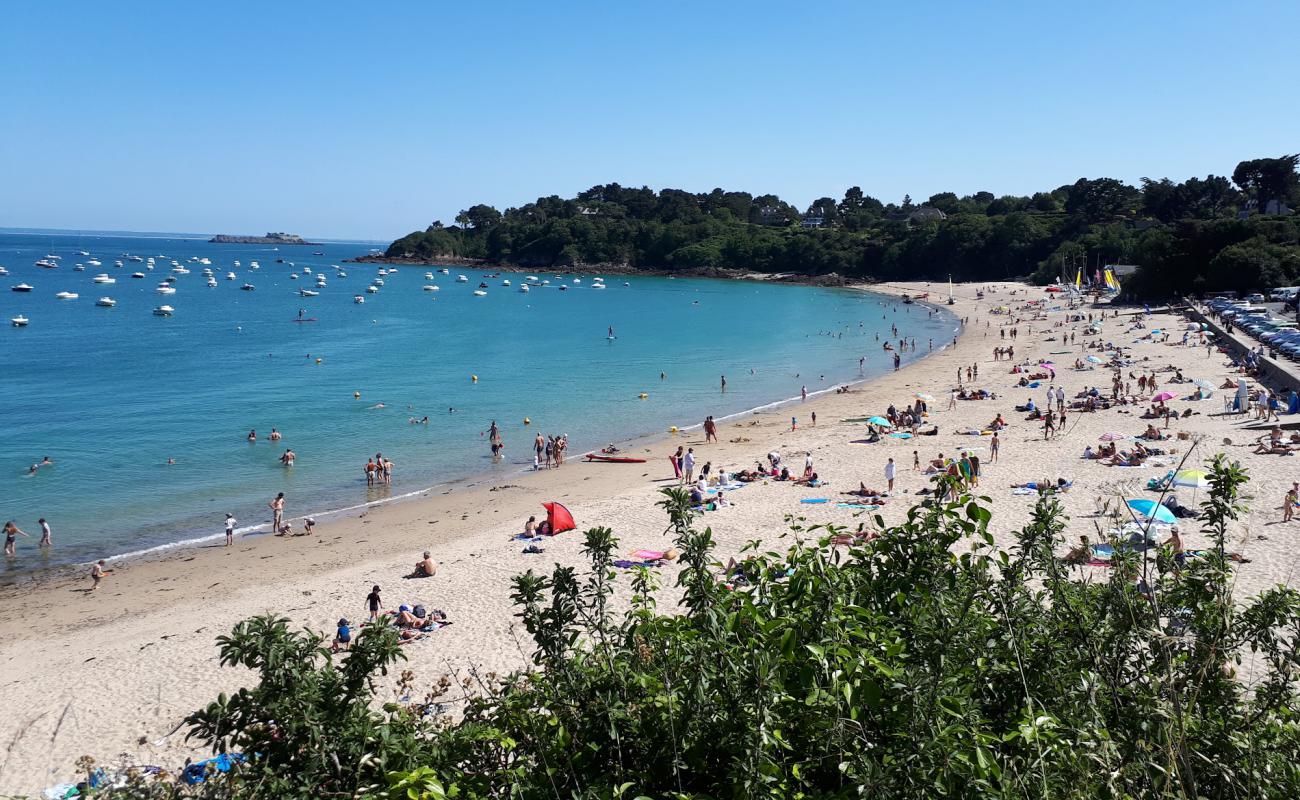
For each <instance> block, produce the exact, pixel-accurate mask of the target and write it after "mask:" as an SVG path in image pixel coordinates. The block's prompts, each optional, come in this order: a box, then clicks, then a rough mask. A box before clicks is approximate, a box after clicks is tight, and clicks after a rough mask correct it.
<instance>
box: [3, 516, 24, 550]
mask: <svg viewBox="0 0 1300 800" xmlns="http://www.w3.org/2000/svg"><path fill="white" fill-rule="evenodd" d="M18 536H27V534H26V533H24V532H23V531H22V530H20V529H19V528H18V526H17V525H15V524H14V522H13V520H9V521H8V522H6V523H5V555H7V556H9V557H10V558H13V557H14V555H15V551H16V550H17V541H18V540H17V538H16V537H18ZM28 538H30V537H28Z"/></svg>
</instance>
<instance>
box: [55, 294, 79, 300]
mask: <svg viewBox="0 0 1300 800" xmlns="http://www.w3.org/2000/svg"><path fill="white" fill-rule="evenodd" d="M54 296H55V297H57V298H59V299H60V300H76V299H77V298H78V297H80V296H81V295H79V294H77V293H76V292H59V293H58V294H56V295H54Z"/></svg>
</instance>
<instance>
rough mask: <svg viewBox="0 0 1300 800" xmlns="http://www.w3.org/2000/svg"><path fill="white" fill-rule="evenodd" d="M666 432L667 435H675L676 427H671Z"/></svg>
mask: <svg viewBox="0 0 1300 800" xmlns="http://www.w3.org/2000/svg"><path fill="white" fill-rule="evenodd" d="M668 432H669V433H677V426H676V425H674V426H672V427H671V428H669V429H668Z"/></svg>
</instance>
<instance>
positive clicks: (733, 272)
mask: <svg viewBox="0 0 1300 800" xmlns="http://www.w3.org/2000/svg"><path fill="white" fill-rule="evenodd" d="M345 263H352V264H399V265H406V266H412V267H416V266H419V267H450V266H463V267H473V268H474V269H488V270H515V271H518V270H535V271H538V272H562V273H568V274H595V273H599V274H602V275H648V276H653V277H660V278H665V277H676V278H719V279H724V280H748V281H775V282H780V283H798V284H805V285H810V286H848V285H849V284H850V283H856V284H861V283H873V282H874V281H873V280H872V279H870V278H866V279H863V278H854V279H853V280H852V281H850V280H849V279H848V278H846V277H844V276H843V275H840V274H838V273H834V272H831V273H828V274H826V275H801V274H798V273H793V272H776V273H767V272H751V271H748V270H741V269H720V268H716V267H709V268H692V269H662V268H652V267H633V266H631V265H630V264H616V263H609V262H607V263H597V264H585V263H575V264H568V265H565V266H556V265H551V266H545V265H538V264H511V263H508V262H495V261H487V260H484V259H477V258H463V257H460V256H448V257H440V258H437V259H427V258H417V257H414V256H411V257H406V256H389V255H384V254H376V255H364V256H358V257H356V258H349V259H346V262H345Z"/></svg>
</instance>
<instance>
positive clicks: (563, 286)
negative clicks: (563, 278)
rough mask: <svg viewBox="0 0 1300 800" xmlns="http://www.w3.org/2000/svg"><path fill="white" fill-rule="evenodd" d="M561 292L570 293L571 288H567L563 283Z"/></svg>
mask: <svg viewBox="0 0 1300 800" xmlns="http://www.w3.org/2000/svg"><path fill="white" fill-rule="evenodd" d="M560 291H561V292H567V291H569V287H567V286H565V285H564V284H562V283H561V284H560Z"/></svg>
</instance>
